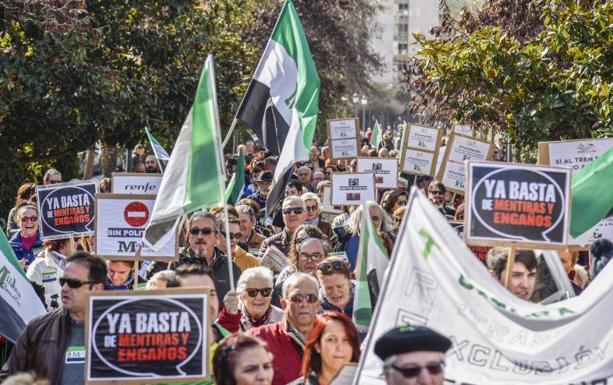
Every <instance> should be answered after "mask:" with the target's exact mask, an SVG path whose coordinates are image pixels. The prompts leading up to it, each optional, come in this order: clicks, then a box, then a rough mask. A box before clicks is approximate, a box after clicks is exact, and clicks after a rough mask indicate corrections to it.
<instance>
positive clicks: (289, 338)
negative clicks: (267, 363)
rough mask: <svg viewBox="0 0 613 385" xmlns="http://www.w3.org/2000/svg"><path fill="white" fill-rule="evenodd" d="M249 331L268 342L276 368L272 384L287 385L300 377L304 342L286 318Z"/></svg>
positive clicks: (273, 364)
mask: <svg viewBox="0 0 613 385" xmlns="http://www.w3.org/2000/svg"><path fill="white" fill-rule="evenodd" d="M247 333H249V334H251V335H252V336H255V337H258V338H259V339H261V340H262V341H264V342H266V344H268V349H269V350H270V352H271V353H272V355H273V360H272V366H273V368H274V369H275V376H274V378H273V379H272V385H286V384H288V383H290V382H292V381H293V380H295V379H297V378H298V377H300V367H301V366H302V355H303V353H304V343H303V342H302V339H301V338H299V337H298V336H297V335H296V334H295V333H294V332H292V331H291V330H290V328H289V326H288V324H287V321H286V319H285V318H284V319H283V320H281V321H279V322H277V323H274V324H270V325H263V326H260V327H257V328H254V329H249V330H247Z"/></svg>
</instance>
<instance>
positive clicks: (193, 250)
mask: <svg viewBox="0 0 613 385" xmlns="http://www.w3.org/2000/svg"><path fill="white" fill-rule="evenodd" d="M218 231H219V224H218V222H217V218H216V217H215V215H213V214H211V213H208V212H204V211H197V212H195V213H194V214H193V215H192V216H191V218H190V219H189V227H188V229H187V241H188V243H189V246H188V247H182V248H181V249H179V260H178V261H177V262H173V263H172V264H171V265H170V267H169V269H170V270H175V269H176V268H177V267H179V266H181V265H187V264H196V265H202V266H206V267H209V268H210V269H211V270H212V271H213V275H214V277H215V287H216V288H217V293H218V294H219V296H220V297H222V298H223V296H225V295H226V293H227V292H228V291H229V290H230V279H229V273H228V258H227V257H226V256H225V255H223V254H222V253H221V251H220V250H219V249H218V248H217V247H216V246H217V233H218ZM230 263H232V269H233V275H234V283H235V284H236V282H237V281H238V277H239V276H240V270H239V268H238V267H237V266H236V264H234V263H233V262H230ZM165 269H167V263H166V262H159V261H158V262H153V263H152V264H151V265H149V268H148V271H147V278H150V277H151V276H153V274H155V273H157V272H158V271H161V270H165Z"/></svg>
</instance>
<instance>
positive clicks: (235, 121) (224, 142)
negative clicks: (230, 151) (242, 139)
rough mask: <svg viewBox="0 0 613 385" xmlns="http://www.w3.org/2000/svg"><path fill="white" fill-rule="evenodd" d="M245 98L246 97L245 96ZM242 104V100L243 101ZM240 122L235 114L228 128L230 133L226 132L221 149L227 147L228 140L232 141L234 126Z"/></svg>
mask: <svg viewBox="0 0 613 385" xmlns="http://www.w3.org/2000/svg"><path fill="white" fill-rule="evenodd" d="M243 99H244V97H243ZM241 104H242V102H241ZM237 122H238V120H237V119H236V116H234V120H233V121H232V124H231V125H230V129H229V130H228V133H227V134H226V137H225V139H224V140H223V143H222V144H221V150H222V151H223V149H224V148H225V147H226V144H228V142H229V141H230V136H232V133H233V132H234V128H235V127H236V123H237Z"/></svg>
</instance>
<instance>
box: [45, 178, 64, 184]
mask: <svg viewBox="0 0 613 385" xmlns="http://www.w3.org/2000/svg"><path fill="white" fill-rule="evenodd" d="M47 183H48V184H58V183H62V181H61V180H57V179H55V180H54V179H49V180H48V181H47Z"/></svg>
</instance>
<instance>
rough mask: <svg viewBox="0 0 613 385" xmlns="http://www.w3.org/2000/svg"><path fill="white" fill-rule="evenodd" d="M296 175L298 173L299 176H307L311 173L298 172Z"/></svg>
mask: <svg viewBox="0 0 613 385" xmlns="http://www.w3.org/2000/svg"><path fill="white" fill-rule="evenodd" d="M298 175H299V176H309V175H311V173H308V172H299V173H298Z"/></svg>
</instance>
